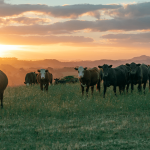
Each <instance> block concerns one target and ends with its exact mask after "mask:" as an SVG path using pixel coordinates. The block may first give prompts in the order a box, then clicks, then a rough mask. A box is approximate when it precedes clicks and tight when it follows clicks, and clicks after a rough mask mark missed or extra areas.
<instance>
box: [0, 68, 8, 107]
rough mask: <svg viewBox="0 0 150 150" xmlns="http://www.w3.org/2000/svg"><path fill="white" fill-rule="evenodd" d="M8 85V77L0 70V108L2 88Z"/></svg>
mask: <svg viewBox="0 0 150 150" xmlns="http://www.w3.org/2000/svg"><path fill="white" fill-rule="evenodd" d="M7 85H8V78H7V76H6V74H5V73H4V72H2V71H1V70H0V99H1V108H3V94H4V90H5V89H6V87H7Z"/></svg>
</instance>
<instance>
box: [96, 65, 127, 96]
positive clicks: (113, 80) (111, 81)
mask: <svg viewBox="0 0 150 150" xmlns="http://www.w3.org/2000/svg"><path fill="white" fill-rule="evenodd" d="M98 67H99V68H102V70H103V74H102V76H103V86H104V95H103V97H104V98H105V93H106V89H107V87H109V86H111V85H112V86H113V90H114V93H115V95H116V86H119V91H120V94H121V90H124V89H125V74H124V71H123V70H122V69H120V68H119V67H116V68H111V67H112V65H110V66H109V65H107V64H104V65H103V66H98Z"/></svg>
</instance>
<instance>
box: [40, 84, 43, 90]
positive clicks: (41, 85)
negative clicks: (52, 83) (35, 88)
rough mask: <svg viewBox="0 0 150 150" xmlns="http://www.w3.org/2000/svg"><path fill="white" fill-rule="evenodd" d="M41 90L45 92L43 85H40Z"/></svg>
mask: <svg viewBox="0 0 150 150" xmlns="http://www.w3.org/2000/svg"><path fill="white" fill-rule="evenodd" d="M40 87H41V90H42V91H43V83H40Z"/></svg>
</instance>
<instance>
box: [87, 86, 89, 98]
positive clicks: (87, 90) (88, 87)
mask: <svg viewBox="0 0 150 150" xmlns="http://www.w3.org/2000/svg"><path fill="white" fill-rule="evenodd" d="M88 91H89V86H87V87H86V96H87V97H88Z"/></svg>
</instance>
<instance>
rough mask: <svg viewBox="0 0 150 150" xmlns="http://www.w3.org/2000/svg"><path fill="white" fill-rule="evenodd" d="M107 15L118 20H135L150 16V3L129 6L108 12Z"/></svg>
mask: <svg viewBox="0 0 150 150" xmlns="http://www.w3.org/2000/svg"><path fill="white" fill-rule="evenodd" d="M105 14H107V15H109V16H112V17H117V18H135V17H138V18H139V17H146V16H150V2H144V3H137V4H127V5H124V7H120V8H118V9H115V10H106V11H105Z"/></svg>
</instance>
